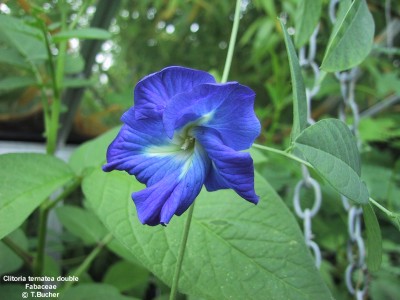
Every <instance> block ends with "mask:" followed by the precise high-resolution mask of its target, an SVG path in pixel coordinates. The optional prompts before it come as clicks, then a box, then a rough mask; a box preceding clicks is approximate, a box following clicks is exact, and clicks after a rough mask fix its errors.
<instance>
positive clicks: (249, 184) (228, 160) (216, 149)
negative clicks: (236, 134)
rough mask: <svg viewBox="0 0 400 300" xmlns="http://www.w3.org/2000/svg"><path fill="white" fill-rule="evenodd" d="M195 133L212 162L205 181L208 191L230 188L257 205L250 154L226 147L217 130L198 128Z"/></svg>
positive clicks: (257, 198)
mask: <svg viewBox="0 0 400 300" xmlns="http://www.w3.org/2000/svg"><path fill="white" fill-rule="evenodd" d="M194 133H195V136H196V140H197V141H199V142H200V143H201V145H202V146H203V147H204V149H205V151H206V152H207V154H208V156H209V158H210V159H211V161H212V163H211V165H212V168H211V170H210V172H209V174H208V176H207V178H206V181H205V186H206V188H207V190H208V191H215V190H219V189H227V188H230V189H233V190H234V191H235V192H236V193H238V195H240V196H241V197H242V198H244V199H246V200H248V201H250V202H253V203H255V204H257V203H258V200H259V197H258V196H257V195H256V193H255V190H254V166H253V159H252V158H251V156H250V154H249V153H247V152H238V151H235V150H233V149H232V148H230V147H228V146H226V145H224V142H223V140H222V138H221V136H220V134H219V133H218V132H217V131H216V130H215V129H212V128H206V127H197V128H195V129H194Z"/></svg>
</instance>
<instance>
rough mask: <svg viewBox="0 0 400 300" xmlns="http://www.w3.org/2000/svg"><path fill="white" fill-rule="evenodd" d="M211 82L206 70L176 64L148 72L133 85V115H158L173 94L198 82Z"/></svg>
mask: <svg viewBox="0 0 400 300" xmlns="http://www.w3.org/2000/svg"><path fill="white" fill-rule="evenodd" d="M213 82H215V79H214V77H213V76H211V75H210V74H208V73H207V72H204V71H199V70H194V69H189V68H183V67H176V66H174V67H168V68H165V69H163V70H161V71H159V72H157V73H153V74H150V75H148V76H146V77H144V78H143V79H142V80H140V81H139V82H138V84H137V85H136V87H135V91H134V98H135V99H134V101H135V117H136V119H143V118H151V117H159V116H161V115H162V112H163V111H164V108H165V106H166V105H167V104H168V102H169V100H170V99H171V98H172V97H173V96H175V95H177V94H179V93H182V92H187V91H190V90H191V89H193V87H195V86H197V85H199V84H202V83H213Z"/></svg>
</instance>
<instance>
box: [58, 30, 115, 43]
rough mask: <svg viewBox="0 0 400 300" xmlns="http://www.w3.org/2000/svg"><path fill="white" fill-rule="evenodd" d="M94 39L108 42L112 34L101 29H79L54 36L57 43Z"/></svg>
mask: <svg viewBox="0 0 400 300" xmlns="http://www.w3.org/2000/svg"><path fill="white" fill-rule="evenodd" d="M73 38H77V39H92V40H107V39H109V38H111V33H110V32H108V31H107V30H104V29H100V28H79V29H74V30H66V31H61V32H59V33H57V34H55V35H54V36H53V40H54V41H55V42H60V41H65V40H69V39H73Z"/></svg>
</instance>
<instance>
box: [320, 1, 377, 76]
mask: <svg viewBox="0 0 400 300" xmlns="http://www.w3.org/2000/svg"><path fill="white" fill-rule="evenodd" d="M341 5H343V6H342V7H341V8H340V10H339V13H338V18H337V21H336V23H335V26H334V28H333V30H332V34H331V37H330V38H329V43H328V46H327V48H326V51H325V56H324V59H323V61H322V65H321V69H323V70H324V71H327V72H335V71H343V70H346V69H350V68H352V67H354V66H356V65H358V64H360V63H361V62H362V61H363V60H364V59H365V58H366V57H367V55H368V54H369V53H370V51H371V49H372V44H373V38H374V32H375V24H374V19H373V17H372V15H371V13H370V11H369V10H368V5H367V3H366V2H365V0H355V1H353V2H352V3H351V4H350V1H343V4H341ZM347 8H348V9H347ZM344 11H346V13H344Z"/></svg>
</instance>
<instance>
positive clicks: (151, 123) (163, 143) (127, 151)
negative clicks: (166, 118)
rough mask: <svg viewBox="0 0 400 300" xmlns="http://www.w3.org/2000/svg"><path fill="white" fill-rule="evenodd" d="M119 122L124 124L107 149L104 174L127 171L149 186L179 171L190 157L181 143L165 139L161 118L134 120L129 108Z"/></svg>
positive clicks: (132, 112) (176, 140) (131, 110)
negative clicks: (105, 172) (113, 171)
mask: <svg viewBox="0 0 400 300" xmlns="http://www.w3.org/2000/svg"><path fill="white" fill-rule="evenodd" d="M122 120H123V121H124V122H125V124H124V125H123V126H122V128H121V130H120V132H119V133H118V136H117V137H116V138H115V140H114V141H113V142H112V143H111V144H110V146H109V147H108V150H107V164H106V165H104V166H103V170H104V171H107V172H109V171H112V170H121V171H126V172H128V173H129V174H131V175H135V176H136V178H137V180H139V181H140V182H142V183H145V184H149V185H151V184H153V183H155V182H158V181H160V180H162V179H163V178H164V177H165V176H166V175H168V174H170V173H171V172H173V171H174V170H177V169H179V168H180V167H181V165H182V164H183V163H184V162H185V161H186V160H187V158H188V157H189V156H190V155H191V153H190V151H183V150H182V149H181V144H182V141H180V140H179V139H169V138H168V137H167V136H166V134H165V131H164V129H163V125H162V122H161V120H160V119H141V120H135V118H134V109H130V110H129V111H127V112H126V113H125V114H124V115H123V117H122Z"/></svg>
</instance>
